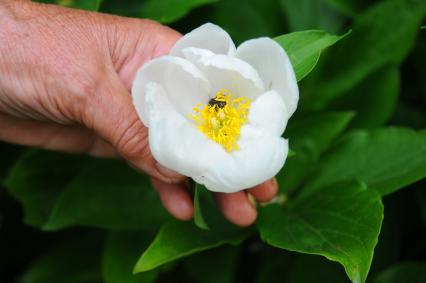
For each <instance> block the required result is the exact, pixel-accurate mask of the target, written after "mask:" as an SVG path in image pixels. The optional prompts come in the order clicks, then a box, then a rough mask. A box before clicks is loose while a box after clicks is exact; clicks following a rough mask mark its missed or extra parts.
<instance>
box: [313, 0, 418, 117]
mask: <svg viewBox="0 0 426 283" xmlns="http://www.w3.org/2000/svg"><path fill="white" fill-rule="evenodd" d="M425 13H426V1H424V0H389V1H381V2H379V3H378V4H376V5H374V6H372V8H370V9H369V10H367V11H366V12H365V13H364V14H362V15H360V16H359V17H358V18H357V19H356V21H355V24H354V26H353V32H352V34H351V36H348V37H347V39H345V40H343V41H342V42H341V44H338V45H336V48H334V49H333V53H331V54H330V56H329V57H328V58H327V59H328V60H325V61H324V63H325V64H323V65H322V66H321V72H320V74H319V75H318V76H316V77H315V78H316V79H315V80H314V81H312V82H310V84H309V87H308V89H307V96H308V97H309V99H310V107H311V108H312V109H314V110H318V109H322V108H324V107H325V106H326V105H328V103H330V102H331V101H332V100H333V99H335V98H336V97H338V96H340V95H344V94H345V93H346V92H347V91H348V90H350V89H351V88H353V87H354V86H356V85H357V84H358V83H360V82H361V81H363V80H364V79H365V78H367V77H368V76H369V75H371V74H372V73H373V72H374V71H376V70H378V69H379V68H381V67H383V66H384V65H386V64H394V65H398V64H400V63H401V62H402V61H403V60H404V58H405V57H406V56H407V54H408V53H409V51H410V50H411V48H412V46H413V44H414V42H415V39H416V35H417V33H418V31H419V26H420V22H421V20H422V18H423V17H424V15H425ZM384 19H386V20H384ZM370 95H372V94H370Z"/></svg>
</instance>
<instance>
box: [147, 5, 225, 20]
mask: <svg viewBox="0 0 426 283" xmlns="http://www.w3.org/2000/svg"><path fill="white" fill-rule="evenodd" d="M217 1H218V0H185V1H182V0H147V1H145V2H144V4H143V7H142V10H141V17H142V18H149V19H153V20H156V21H159V22H160V23H164V24H167V23H171V22H174V21H176V20H178V19H180V18H182V17H183V16H185V15H186V14H187V13H188V12H189V11H190V10H192V9H194V8H197V7H199V6H202V5H206V4H210V3H214V2H217Z"/></svg>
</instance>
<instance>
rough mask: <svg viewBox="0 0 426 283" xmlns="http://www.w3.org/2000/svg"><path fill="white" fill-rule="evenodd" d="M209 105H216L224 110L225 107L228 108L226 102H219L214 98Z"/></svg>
mask: <svg viewBox="0 0 426 283" xmlns="http://www.w3.org/2000/svg"><path fill="white" fill-rule="evenodd" d="M209 105H210V106H214V105H216V107H217V108H223V107H225V106H226V101H219V100H216V99H214V98H212V99H210V100H209Z"/></svg>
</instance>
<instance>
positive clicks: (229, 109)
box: [189, 89, 251, 152]
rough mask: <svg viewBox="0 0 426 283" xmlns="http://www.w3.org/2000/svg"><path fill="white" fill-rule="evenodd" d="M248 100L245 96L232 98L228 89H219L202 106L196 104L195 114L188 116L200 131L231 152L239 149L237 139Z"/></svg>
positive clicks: (245, 118) (247, 106) (243, 120)
mask: <svg viewBox="0 0 426 283" xmlns="http://www.w3.org/2000/svg"><path fill="white" fill-rule="evenodd" d="M250 102H251V100H250V99H247V98H245V97H238V98H233V97H232V93H231V92H230V91H227V90H224V89H221V90H219V91H218V92H217V93H216V97H215V98H214V99H212V100H210V102H209V103H207V104H206V105H204V106H203V107H201V105H199V104H197V105H196V106H195V108H193V110H194V112H195V114H194V115H190V116H189V117H190V118H191V119H192V120H194V121H195V123H196V125H197V129H198V130H199V131H200V132H202V133H203V134H204V135H205V136H207V137H208V138H209V139H211V140H213V141H215V142H217V143H218V144H220V145H222V146H223V147H224V148H225V149H226V150H227V151H228V152H231V151H232V150H238V149H239V148H238V144H237V141H238V139H239V137H240V131H241V127H242V126H243V125H244V124H245V123H247V121H248V118H247V116H248V112H249V109H250Z"/></svg>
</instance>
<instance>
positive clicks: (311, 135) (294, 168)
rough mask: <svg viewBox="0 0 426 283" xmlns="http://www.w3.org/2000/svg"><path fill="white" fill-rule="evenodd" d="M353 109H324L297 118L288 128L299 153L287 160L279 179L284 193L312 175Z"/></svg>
mask: <svg viewBox="0 0 426 283" xmlns="http://www.w3.org/2000/svg"><path fill="white" fill-rule="evenodd" d="M353 116H354V114H353V113H352V112H343V111H342V112H323V113H319V114H310V115H306V114H303V116H302V115H300V116H297V114H296V117H294V118H293V119H292V120H291V121H290V122H289V125H288V127H287V129H286V132H285V135H286V136H287V137H288V138H289V142H290V146H291V148H293V149H294V150H295V151H296V152H297V154H296V155H295V156H294V157H293V158H290V159H287V161H286V164H285V166H284V169H283V170H281V172H280V173H279V174H278V176H277V180H278V182H279V184H280V188H282V189H283V190H284V191H285V192H287V193H288V192H291V191H293V190H294V189H296V188H297V187H298V186H299V185H300V184H301V183H302V182H303V180H304V179H305V178H306V177H307V176H309V175H310V171H312V169H313V167H314V165H315V163H316V162H317V161H318V159H319V157H320V156H321V154H322V153H323V152H324V151H325V150H326V149H327V148H328V147H329V146H330V144H331V143H332V142H333V141H334V139H335V138H336V137H337V136H339V135H340V133H342V132H343V130H344V129H345V128H346V127H347V125H348V124H349V122H350V121H351V119H352V118H353Z"/></svg>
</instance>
